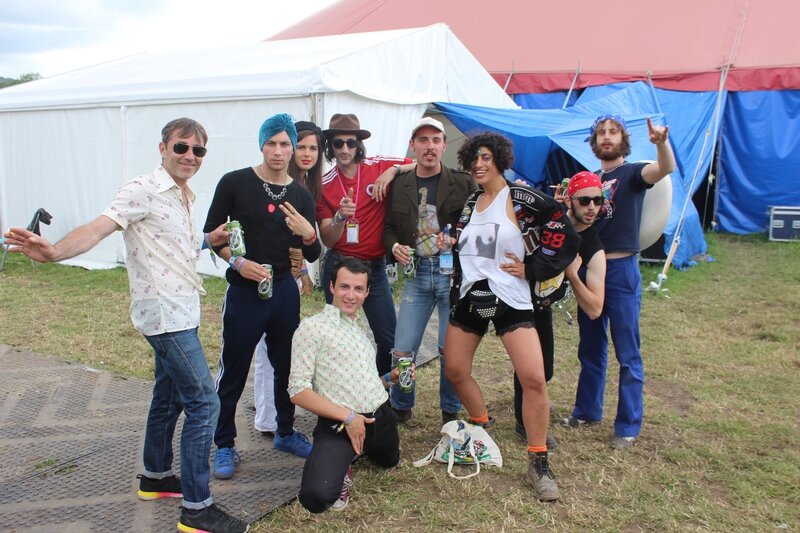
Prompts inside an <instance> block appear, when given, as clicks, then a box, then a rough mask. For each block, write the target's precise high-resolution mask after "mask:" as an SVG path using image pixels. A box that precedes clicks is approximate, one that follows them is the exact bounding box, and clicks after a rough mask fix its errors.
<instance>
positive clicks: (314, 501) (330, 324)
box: [289, 257, 414, 513]
mask: <svg viewBox="0 0 800 533" xmlns="http://www.w3.org/2000/svg"><path fill="white" fill-rule="evenodd" d="M369 282H370V265H369V263H366V262H364V261H361V260H360V259H355V258H352V257H345V258H343V259H342V260H341V261H339V263H338V264H337V265H336V266H335V267H334V272H333V276H332V278H331V284H330V285H331V286H330V290H331V293H332V294H333V303H332V304H327V305H325V308H324V309H323V310H322V312H320V313H319V314H317V315H314V316H312V317H310V318H307V319H305V320H303V321H302V322H301V323H300V327H299V328H298V329H297V331H296V332H295V334H294V337H293V340H292V371H291V374H290V376H289V396H290V397H291V400H292V402H293V403H294V404H295V405H298V406H300V407H302V408H304V409H306V410H308V411H311V412H312V413H314V414H316V415H318V416H319V420H318V422H317V427H316V428H314V446H313V448H312V449H311V455H309V456H308V458H307V459H306V464H305V467H304V468H303V479H302V482H301V485H300V494H299V495H298V499H299V500H300V503H301V504H302V506H303V507H305V508H306V509H308V510H309V511H311V512H312V513H321V512H323V511H325V510H327V509H329V508H332V509H334V510H337V511H338V510H342V509H344V508H345V507H346V506H347V502H348V500H349V499H350V491H351V489H352V486H353V478H352V476H353V472H352V469H351V467H350V465H351V464H352V463H353V461H355V460H356V459H357V458H358V457H359V456H361V455H366V456H367V457H369V458H370V459H372V460H373V461H375V463H377V464H378V465H379V466H382V467H385V468H391V467H393V466H395V465H397V463H398V461H399V460H400V437H399V435H398V433H397V417H396V416H395V414H394V412H393V411H392V409H391V407H390V405H389V401H388V400H389V395H388V394H387V392H386V389H387V387H389V386H390V385H391V384H392V383H397V382H398V380H399V372H398V369H397V368H394V369H392V371H391V372H387V373H386V374H384V375H383V376H379V375H378V369H377V367H376V364H375V348H374V347H373V346H372V344H371V343H370V341H369V339H368V338H367V336H366V334H365V332H364V328H363V326H362V324H361V323H360V320H359V319H358V318H357V316H356V315H357V313H358V310H359V309H361V306H362V305H363V303H364V299H365V298H366V297H367V295H368V294H369ZM413 371H414V369H413V367H412V372H413Z"/></svg>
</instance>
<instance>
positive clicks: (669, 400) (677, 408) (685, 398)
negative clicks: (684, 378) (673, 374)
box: [645, 378, 695, 416]
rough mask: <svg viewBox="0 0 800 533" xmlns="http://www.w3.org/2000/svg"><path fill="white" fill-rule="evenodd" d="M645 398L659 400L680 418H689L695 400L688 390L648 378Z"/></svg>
mask: <svg viewBox="0 0 800 533" xmlns="http://www.w3.org/2000/svg"><path fill="white" fill-rule="evenodd" d="M645 396H649V397H652V398H658V399H659V400H660V401H661V402H662V403H663V405H664V408H665V409H666V410H667V411H669V412H672V413H674V414H676V415H678V416H687V415H689V414H691V412H692V405H694V403H695V398H694V396H693V395H692V394H691V392H689V391H688V390H687V389H685V388H683V387H681V386H680V385H676V384H675V383H669V382H666V381H662V380H659V379H655V378H647V381H646V382H645Z"/></svg>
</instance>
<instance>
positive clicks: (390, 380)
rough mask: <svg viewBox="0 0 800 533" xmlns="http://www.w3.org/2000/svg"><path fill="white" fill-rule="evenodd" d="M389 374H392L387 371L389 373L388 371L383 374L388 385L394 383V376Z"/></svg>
mask: <svg viewBox="0 0 800 533" xmlns="http://www.w3.org/2000/svg"><path fill="white" fill-rule="evenodd" d="M389 374H390V373H389V372H387V373H386V374H385V375H384V376H383V380H384V381H385V382H386V383H387V384H388V385H391V384H392V377H391V376H390V375H389Z"/></svg>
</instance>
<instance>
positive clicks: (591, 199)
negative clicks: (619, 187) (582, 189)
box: [572, 196, 603, 207]
mask: <svg viewBox="0 0 800 533" xmlns="http://www.w3.org/2000/svg"><path fill="white" fill-rule="evenodd" d="M572 199H573V200H575V201H577V202H578V203H579V204H581V205H582V206H583V207H586V206H587V205H589V204H591V203H594V205H596V206H597V207H600V206H601V205H603V197H602V196H573V197H572Z"/></svg>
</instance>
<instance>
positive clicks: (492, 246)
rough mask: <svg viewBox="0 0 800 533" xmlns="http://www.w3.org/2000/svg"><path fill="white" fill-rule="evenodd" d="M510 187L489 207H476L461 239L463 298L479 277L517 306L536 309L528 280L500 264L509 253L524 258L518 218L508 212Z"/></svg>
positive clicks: (459, 255) (509, 303)
mask: <svg viewBox="0 0 800 533" xmlns="http://www.w3.org/2000/svg"><path fill="white" fill-rule="evenodd" d="M509 191H510V189H509V188H508V187H504V188H503V190H501V191H500V192H499V193H497V196H496V197H495V199H494V200H492V203H491V204H489V207H487V208H486V210H484V211H482V212H481V211H478V209H477V203H476V208H475V211H474V212H473V213H472V217H471V218H470V220H469V223H468V224H467V226H466V227H465V228H464V229H463V230H462V231H461V237H460V238H459V240H458V259H459V261H460V262H461V271H462V272H461V276H462V282H461V292H460V294H459V297H460V298H463V297H464V296H466V294H467V292H469V289H470V288H471V287H472V285H473V284H474V283H475V282H476V281H479V280H482V279H486V280H489V288H490V289H492V292H493V293H495V294H496V295H497V296H499V297H500V299H501V300H503V301H504V302H505V303H507V304H508V305H509V306H511V307H513V308H514V309H533V304H532V303H531V288H530V285H529V284H528V281H527V280H525V279H522V278H518V277H516V276H512V275H511V274H508V273H507V272H504V271H503V270H502V269H501V268H500V265H502V264H503V263H511V262H512V261H511V259H509V258H507V257H506V256H505V254H506V253H512V254H514V255H516V256H517V258H518V259H519V260H520V261H522V260H523V258H524V257H525V244H524V243H523V242H522V233H520V231H519V226H517V224H516V222H512V221H511V220H509V219H508V215H506V202H507V201H508V193H509Z"/></svg>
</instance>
